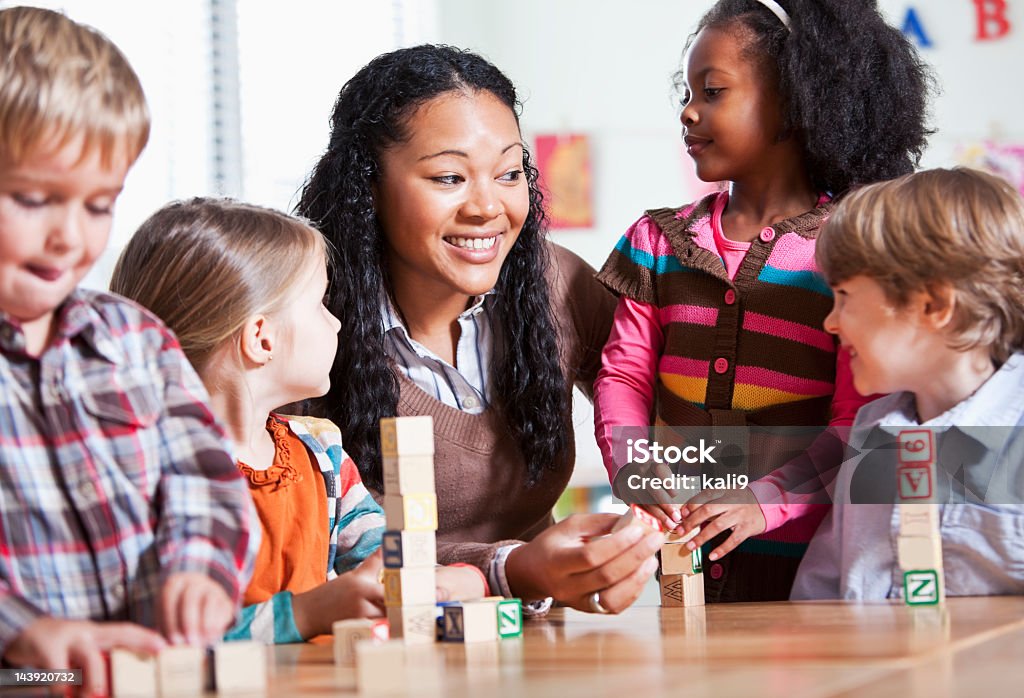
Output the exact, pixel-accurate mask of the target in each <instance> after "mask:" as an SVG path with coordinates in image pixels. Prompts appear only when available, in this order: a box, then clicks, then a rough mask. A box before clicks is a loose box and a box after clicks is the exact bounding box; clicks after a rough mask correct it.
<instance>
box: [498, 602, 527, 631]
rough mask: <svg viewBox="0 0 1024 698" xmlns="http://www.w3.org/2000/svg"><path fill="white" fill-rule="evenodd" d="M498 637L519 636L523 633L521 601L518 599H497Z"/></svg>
mask: <svg viewBox="0 0 1024 698" xmlns="http://www.w3.org/2000/svg"><path fill="white" fill-rule="evenodd" d="M497 606H498V637H501V638H506V637H519V636H520V635H522V634H523V602H522V601H520V600H519V599H502V600H500V601H498V603H497Z"/></svg>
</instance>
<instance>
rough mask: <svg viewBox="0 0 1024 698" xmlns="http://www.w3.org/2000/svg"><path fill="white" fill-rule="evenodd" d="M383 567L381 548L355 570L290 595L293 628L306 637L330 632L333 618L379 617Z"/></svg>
mask: <svg viewBox="0 0 1024 698" xmlns="http://www.w3.org/2000/svg"><path fill="white" fill-rule="evenodd" d="M383 567H384V563H383V561H382V558H381V552H380V550H377V551H376V552H375V553H373V555H370V556H369V557H368V558H366V559H365V560H363V561H362V562H361V563H359V566H358V567H356V568H355V569H352V570H349V571H348V572H345V573H344V574H340V575H338V576H337V577H336V578H335V579H332V580H331V581H329V582H326V583H325V584H321V585H320V586H318V587H316V588H314V589H310V590H309V591H306V592H303V593H301V594H295V595H294V596H292V613H293V614H294V616H295V627H296V629H298V631H299V634H300V635H301V636H302V637H303V638H306V639H309V638H311V637H316V636H317V635H329V634H330V633H331V626H332V625H333V624H334V621H336V620H344V619H346V618H380V617H381V616H383V615H384V585H383V584H381V581H380V573H381V570H382V569H383Z"/></svg>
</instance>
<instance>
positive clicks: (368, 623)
mask: <svg viewBox="0 0 1024 698" xmlns="http://www.w3.org/2000/svg"><path fill="white" fill-rule="evenodd" d="M331 632H332V633H333V635H334V663H335V664H342V665H347V666H353V665H355V663H356V642H359V641H360V640H366V641H368V642H377V643H382V642H387V641H388V639H390V632H389V628H388V622H387V620H385V619H384V618H346V619H345V620H337V621H334V623H333V624H332V625H331Z"/></svg>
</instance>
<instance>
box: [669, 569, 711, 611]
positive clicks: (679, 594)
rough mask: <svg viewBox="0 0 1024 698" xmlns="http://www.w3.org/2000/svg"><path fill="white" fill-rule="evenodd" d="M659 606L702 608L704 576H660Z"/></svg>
mask: <svg viewBox="0 0 1024 698" xmlns="http://www.w3.org/2000/svg"><path fill="white" fill-rule="evenodd" d="M661 605H662V606H665V607H682V606H703V605H704V575H703V574H663V575H661Z"/></svg>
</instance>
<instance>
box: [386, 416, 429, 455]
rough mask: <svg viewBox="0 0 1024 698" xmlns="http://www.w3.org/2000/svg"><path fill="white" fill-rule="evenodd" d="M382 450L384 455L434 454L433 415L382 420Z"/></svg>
mask: <svg viewBox="0 0 1024 698" xmlns="http://www.w3.org/2000/svg"><path fill="white" fill-rule="evenodd" d="M380 451H381V455H384V456H431V455H433V454H434V419H433V417H429V416H422V417H391V418H386V419H382V420H380Z"/></svg>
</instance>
